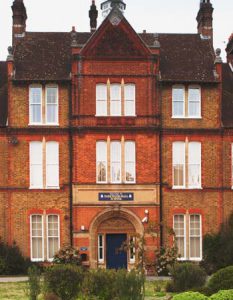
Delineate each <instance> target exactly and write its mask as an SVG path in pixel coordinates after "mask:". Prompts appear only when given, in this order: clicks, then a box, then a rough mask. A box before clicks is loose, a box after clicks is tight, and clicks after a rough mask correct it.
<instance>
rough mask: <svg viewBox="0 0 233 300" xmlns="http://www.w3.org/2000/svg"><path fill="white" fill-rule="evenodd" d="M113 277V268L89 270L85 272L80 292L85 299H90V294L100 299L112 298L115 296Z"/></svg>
mask: <svg viewBox="0 0 233 300" xmlns="http://www.w3.org/2000/svg"><path fill="white" fill-rule="evenodd" d="M115 279H116V271H114V270H105V269H97V270H90V271H88V272H87V273H86V274H85V278H84V281H83V286H82V293H83V295H85V296H86V299H91V297H92V296H94V297H98V298H99V299H101V300H109V299H114V298H115V296H116V291H115ZM98 298H97V299H98Z"/></svg>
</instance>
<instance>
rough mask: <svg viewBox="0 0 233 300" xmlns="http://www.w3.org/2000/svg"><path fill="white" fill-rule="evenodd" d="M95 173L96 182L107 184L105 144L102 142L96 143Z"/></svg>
mask: <svg viewBox="0 0 233 300" xmlns="http://www.w3.org/2000/svg"><path fill="white" fill-rule="evenodd" d="M96 173H97V182H99V183H101V182H102V183H106V182H107V143H106V142H103V141H99V142H97V143H96Z"/></svg>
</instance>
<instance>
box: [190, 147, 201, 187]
mask: <svg viewBox="0 0 233 300" xmlns="http://www.w3.org/2000/svg"><path fill="white" fill-rule="evenodd" d="M188 165H189V169H188V172H189V176H188V177H189V186H191V187H199V186H201V143H198V142H190V143H189V153H188Z"/></svg>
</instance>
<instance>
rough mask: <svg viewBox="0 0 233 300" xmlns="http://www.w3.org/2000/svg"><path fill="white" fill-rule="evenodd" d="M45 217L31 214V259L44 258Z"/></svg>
mask: <svg viewBox="0 0 233 300" xmlns="http://www.w3.org/2000/svg"><path fill="white" fill-rule="evenodd" d="M42 221H43V217H42V215H32V216H31V259H34V260H43V225H42Z"/></svg>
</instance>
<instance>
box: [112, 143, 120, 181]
mask: <svg viewBox="0 0 233 300" xmlns="http://www.w3.org/2000/svg"><path fill="white" fill-rule="evenodd" d="M111 182H112V183H120V182H121V142H111Z"/></svg>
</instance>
